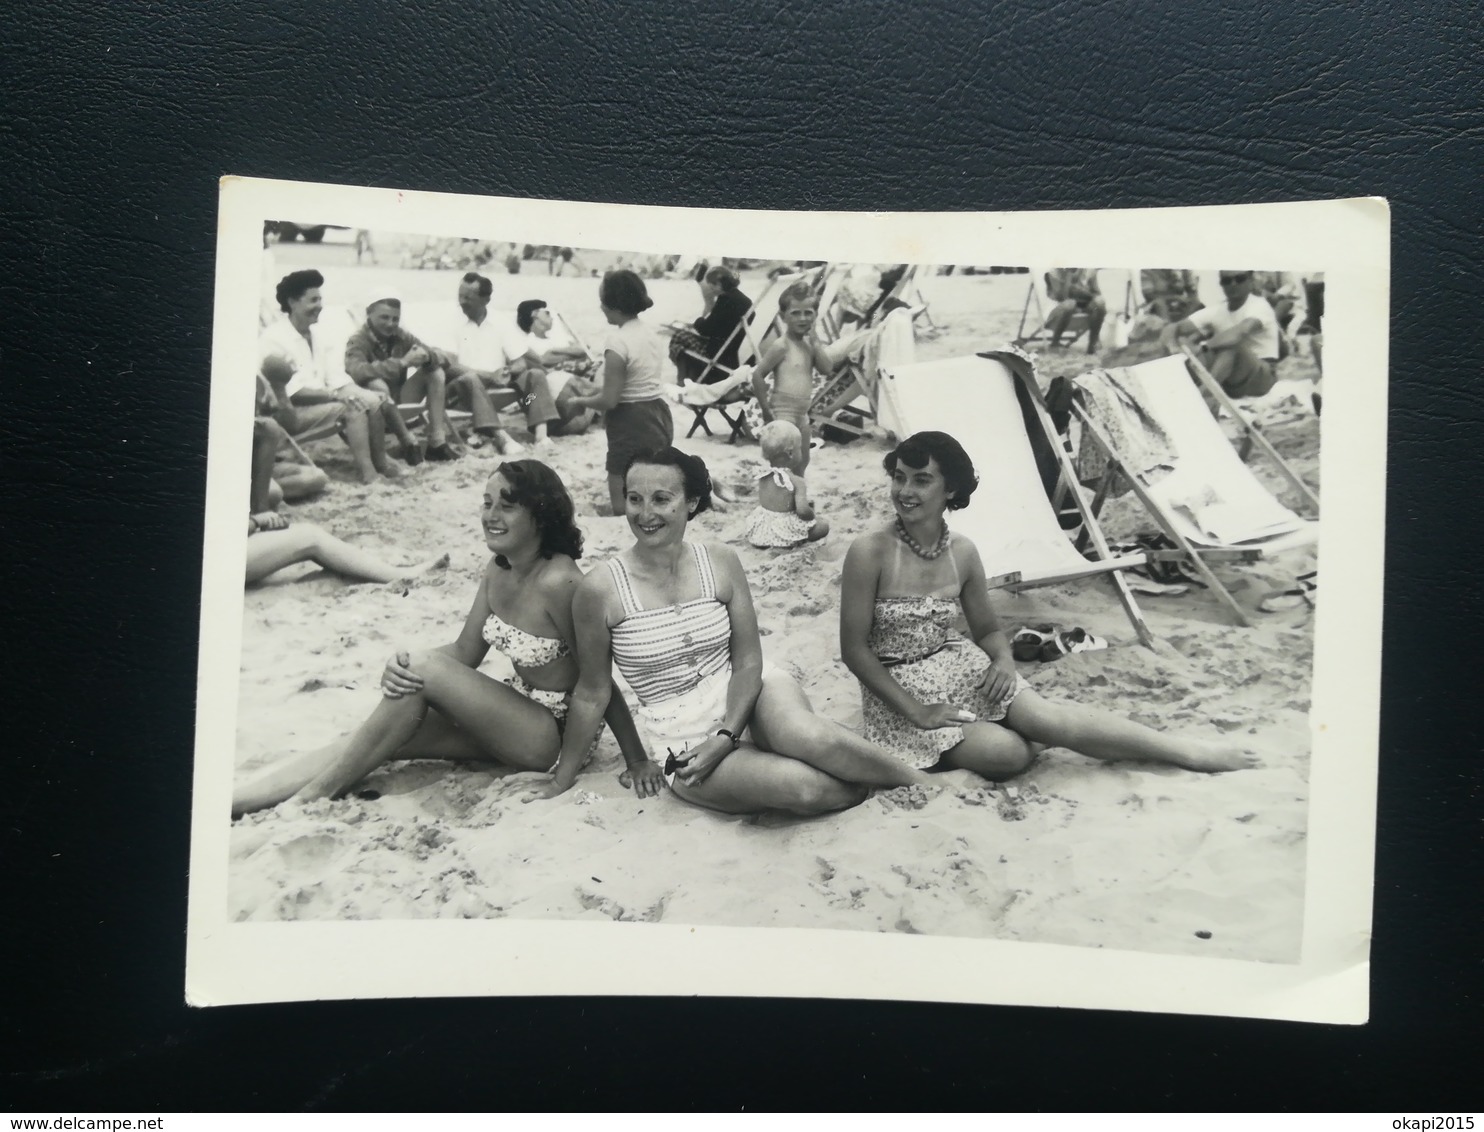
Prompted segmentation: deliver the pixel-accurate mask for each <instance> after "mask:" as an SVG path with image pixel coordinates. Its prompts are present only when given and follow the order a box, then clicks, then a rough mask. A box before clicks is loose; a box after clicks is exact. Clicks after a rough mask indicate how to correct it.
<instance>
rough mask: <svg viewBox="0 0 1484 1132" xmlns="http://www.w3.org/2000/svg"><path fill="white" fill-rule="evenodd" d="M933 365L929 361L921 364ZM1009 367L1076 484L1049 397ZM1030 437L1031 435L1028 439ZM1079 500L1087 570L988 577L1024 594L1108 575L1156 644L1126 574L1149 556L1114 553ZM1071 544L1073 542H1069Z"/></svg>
mask: <svg viewBox="0 0 1484 1132" xmlns="http://www.w3.org/2000/svg"><path fill="white" fill-rule="evenodd" d="M975 356H976V357H980V358H985V359H987V360H990V361H996V362H999V361H1000V359H998V358H997V357H996V356H995V351H992V350H987V351H983V352H981V353H979V354H976V355H975ZM919 364H928V365H931V364H932V363H931V362H928V363H919ZM1000 364H1001V365H1003V366H1004V367H1005V369H1007V370H1009V372H1010V376H1011V379H1012V380H1013V381H1015V382H1017V383H1019V385H1020V386H1021V388H1023V389H1024V390H1025V391H1026V392H1027V394H1029V396H1030V402H1031V405H1032V407H1033V408H1034V409H1035V418H1036V421H1037V424H1038V425H1039V427H1040V429H1041V432H1042V434H1043V435H1044V436H1045V438H1046V440H1047V441H1048V442H1049V443H1050V445H1051V447H1052V449H1053V450H1054V451H1055V452H1056V456H1057V466H1058V469H1059V480H1060V481H1063V482H1066V483H1071V484H1075V483H1076V482H1077V473H1076V469H1075V468H1074V467H1073V466H1072V458H1071V455H1070V454H1069V453H1068V452H1067V450H1066V449H1065V448H1064V447H1063V446H1062V444H1061V443H1060V440H1059V438H1058V436H1057V432H1056V427H1055V425H1053V424H1052V422H1051V412H1050V410H1049V409H1048V408H1047V406H1046V398H1045V396H1044V395H1043V394H1042V392H1041V389H1040V386H1039V385H1037V384H1036V382H1035V380H1034V379H1033V378H1031V377H1028V376H1025V375H1022V374H1021V373H1020V371H1019V370H1017V369H1016V368H1015V367H1014V366H1011V365H1006V364H1005V363H1004V362H1000ZM890 379H891V378H890V375H884V376H883V381H888V380H890ZM1015 417H1016V420H1017V421H1021V420H1022V418H1021V415H1020V414H1019V413H1017V414H1016V415H1015ZM1027 439H1029V438H1027ZM1036 491H1037V492H1038V493H1041V494H1042V495H1043V496H1044V490H1043V489H1042V488H1041V485H1040V483H1039V482H1038V483H1037V484H1036ZM1072 495H1073V498H1074V499H1075V501H1076V506H1077V511H1078V513H1079V515H1080V516H1081V518H1082V524H1083V530H1084V531H1085V532H1087V534H1088V535H1089V537H1090V538H1091V541H1092V545H1093V549H1094V552H1095V553H1096V554H1097V558H1096V559H1089V560H1088V561H1087V565H1086V568H1085V569H1078V570H1076V571H1069V572H1067V573H1063V574H1056V575H1049V576H1043V577H1038V578H1035V579H1033V580H1031V581H1026V580H1025V576H1024V575H1023V574H1022V573H1021V572H1020V571H1012V572H1010V573H1006V574H997V575H993V576H991V577H989V578H987V579H986V580H987V583H988V587H989V588H990V589H992V590H994V589H1007V590H1009V591H1010V592H1012V593H1021V592H1023V591H1025V590H1029V589H1037V588H1039V587H1041V586H1052V585H1060V584H1061V583H1063V582H1079V581H1084V580H1087V579H1090V578H1097V577H1101V576H1103V575H1106V576H1107V577H1108V579H1109V581H1110V582H1112V584H1113V590H1114V593H1115V594H1116V595H1117V597H1118V603H1119V605H1121V606H1122V607H1123V612H1124V614H1125V616H1127V618H1128V621H1129V625H1130V626H1131V627H1132V628H1133V630H1134V634H1135V636H1137V637H1138V639H1139V642H1140V643H1141V644H1143V645H1146V646H1153V644H1154V641H1155V635H1154V631H1153V630H1152V629H1150V628H1149V623H1148V621H1146V620H1145V618H1144V612H1143V610H1141V609H1140V608H1139V603H1138V602H1137V601H1136V600H1135V599H1134V595H1133V591H1132V590H1131V589H1130V588H1129V584H1128V580H1127V579H1126V578H1125V577H1124V576H1123V571H1124V570H1129V569H1133V568H1135V567H1138V566H1142V565H1144V564H1145V563H1146V562H1148V561H1149V556H1148V555H1147V554H1146V553H1144V552H1143V551H1140V552H1139V553H1137V554H1129V555H1119V556H1116V557H1115V555H1114V554H1113V551H1112V548H1111V547H1110V546H1109V543H1108V540H1107V537H1106V536H1105V535H1104V534H1103V529H1102V527H1101V526H1100V525H1099V523H1098V519H1097V516H1096V515H1095V514H1094V513H1093V511H1092V508H1091V506H1090V505H1089V503H1088V501H1087V500H1085V499H1084V498H1083V497H1082V493H1081V492H1080V491H1073V492H1072ZM1046 506H1047V508H1048V509H1050V508H1051V507H1052V504H1051V501H1050V500H1049V499H1048V500H1047V502H1046ZM1069 545H1070V544H1069Z"/></svg>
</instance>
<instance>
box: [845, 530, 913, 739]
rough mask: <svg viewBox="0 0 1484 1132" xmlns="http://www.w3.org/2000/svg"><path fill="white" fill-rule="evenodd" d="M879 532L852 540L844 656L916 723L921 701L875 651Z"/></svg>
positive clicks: (847, 571)
mask: <svg viewBox="0 0 1484 1132" xmlns="http://www.w3.org/2000/svg"><path fill="white" fill-rule="evenodd" d="M879 555H880V549H879V540H878V536H875V535H863V536H862V537H860V538H858V539H856V540H855V542H853V543H851V544H850V549H849V550H848V551H847V552H846V554H845V566H844V572H843V573H842V575H841V578H840V659H841V660H843V661H844V662H845V667H846V668H848V669H850V671H851V672H852V673H853V674H854V675H855V678H856V679H857V680H859V681H860V682H861V683H862V684H864V685H865V686H866V687H867V688H870V689H871V691H873V692H875V693H876V695H877V696H878V697H879V698H880V699H881V700H882V701H884V702H885V704H886V705H887V707H889V708H891V709H892V711H894V712H896V713H897V714H898V715H900V716H903V717H905V718H906V719H909V720H911V721H912V722H913V723H916V722H917V720H918V717H919V714H920V712H921V711H922V709H923V707H924V706H926V705H924V704H920V703H918V702H917V700H916V699H914V698H913V697H912V695H911V694H910V693H908V692H907V690H906V689H904V688H903V687H902V686H901V685H900V684H898V683H897V682H896V680H895V679H893V678H892V674H891V673H890V672H889V671H887V668H886V666H885V665H884V664H882V663H881V660H880V658H879V657H877V655H876V654H875V653H874V652H872V651H871V645H870V643H869V641H870V634H871V624H872V622H873V621H875V619H876V592H877V588H878V586H879V585H880V582H881V562H880V557H879Z"/></svg>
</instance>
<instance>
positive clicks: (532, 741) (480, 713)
mask: <svg viewBox="0 0 1484 1132" xmlns="http://www.w3.org/2000/svg"><path fill="white" fill-rule="evenodd" d="M409 667H410V668H411V669H412V671H414V672H416V673H417V674H418V675H419V676H421V677H422V679H423V690H422V691H421V692H418V693H416V694H414V695H410V696H399V697H398V698H396V699H391V698H388V697H383V698H382V700H381V702H380V703H379V704H377V705H376V708H375V709H374V710H373V711H372V712H371V715H370V717H369V718H368V719H367V720H366V722H365V723H363V724H361V726H360V727H359V728H358V729H357V730H356V732H355V734H354V735H352V736H351V738H350V742H349V743H348V744H346V747H345V750H344V751H343V752H342V754H341V755H340V756H339V757H338V758H336V759H335V760H334V762H333V763H331V764H330V765H329V766H327V767H325V768H324V769H323V770H322V771H321V772H320V773H319V774H317V775H315V777H314V778H313V779H311V780H310V781H309V782H308V783H306V784H305V786H304V787H303V788H302V789H301V790H299V791H298V792H297V793H296V794H295V797H297V798H306V799H307V798H331V797H334V796H336V795H338V794H341V793H343V792H344V791H345V790H347V789H349V788H350V787H351V786H352V785H354V784H355V783H357V782H359V781H360V780H361V779H362V778H365V777H366V775H367V774H369V773H370V772H371V771H373V770H375V769H376V768H377V767H379V766H381V765H382V764H383V763H385V762H389V761H390V760H391V759H394V758H409V757H417V753H418V752H417V749H416V748H413V753H412V754H406V753H404V752H406V751H408V750H409V748H408V744H409V742H410V740H412V738H413V736H414V735H416V734H417V732H418V730H419V728H421V727H422V726H423V722H424V720H425V719H426V718H427V715H428V711H429V708H431V707H436V708H437V709H438V711H439V713H440V714H441V715H443V716H444V717H446V718H447V719H448V720H450V721H452V722H453V723H455V724H457V725H458V727H459V728H460V729H461V730H462V731H464V732H465V733H466V734H467V735H468V737H469V739H470V741H471V742H472V743H473V745H474V750H475V752H476V754H482V755H483V756H484V757H486V758H490V759H495V760H497V761H499V762H502V763H505V764H506V765H508V766H515V767H519V768H520V769H522V770H550V769H551V766H552V764H553V763H555V762H556V757H557V754H558V753H559V751H560V750H561V734H560V732H559V731H558V730H557V725H556V720H555V719H553V718H552V715H551V712H549V711H547V710H546V709H545V708H544V707H542V706H541V705H540V704H538V703H536V702H535V701H533V700H528V699H526V697H525V696H522V695H521V694H520V693H519V692H517V691H516V690H515V689H514V688H511V687H510V686H509V685H507V684H502V683H500V682H499V681H498V680H492V679H490V678H489V677H488V676H486V675H484V674H483V673H482V672H476V671H475V670H474V669H472V668H467V667H465V666H464V665H462V664H460V663H459V662H458V661H457V660H455V659H453V658H452V657H450V656H447V655H445V654H443V653H437V652H431V653H423V654H421V655H418V656H414V657H413V658H412V663H411V664H410V665H409ZM425 752H426V748H424V749H423V753H425Z"/></svg>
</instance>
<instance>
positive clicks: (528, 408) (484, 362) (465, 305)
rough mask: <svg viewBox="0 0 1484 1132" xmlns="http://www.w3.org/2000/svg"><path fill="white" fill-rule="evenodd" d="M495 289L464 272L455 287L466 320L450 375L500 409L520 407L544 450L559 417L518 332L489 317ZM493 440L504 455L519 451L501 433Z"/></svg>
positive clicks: (543, 378) (534, 359)
mask: <svg viewBox="0 0 1484 1132" xmlns="http://www.w3.org/2000/svg"><path fill="white" fill-rule="evenodd" d="M494 290H495V285H494V283H492V282H491V281H490V280H489V279H488V278H487V277H486V276H483V275H480V274H479V273H478V272H477V271H469V272H466V273H465V274H464V277H463V279H462V281H461V282H460V283H459V310H460V311H462V312H463V315H464V321H463V323H462V324H461V325H460V326H459V329H458V355H457V357H455V358H454V359H453V364H452V365H451V366H450V368H449V373H450V374H452V375H453V376H454V377H455V378H465V377H468V378H473V379H474V380H475V381H477V382H478V383H479V386H480V388H481V389H483V390H486V391H487V393H488V396H489V399H490V401H491V403H492V404H494V405H495V406H497V407H499V408H504V407H505V406H506V405H510V404H515V403H519V404H520V406H521V407H522V408H523V409H524V410H525V414H526V427H528V428H529V429H530V430H531V434H532V435H533V436H534V437H535V440H536V446H537V447H538V448H544V447H546V445H547V444H548V443H549V440H548V437H547V429H548V426H549V425H550V424H551V422H552V421H554V420H557V419H558V415H559V414H558V413H557V409H556V404H555V403H554V401H553V399H552V395H551V391H550V389H549V387H548V386H547V382H546V370H545V369H544V368H543V367H542V365H541V363H540V360H539V359H538V358H537V356H536V355H535V353H534V352H532V350H531V347H530V344H529V343H528V341H527V340H526V335H525V334H524V333H522V332H521V330H520V328H519V327H517V326H515V325H514V324H513V323H509V322H506V320H505V319H503V318H500V317H499V316H492V315H491V314H490V309H489V308H490V299H491V297H492V296H493V295H494ZM493 439H494V442H495V447H496V450H497V451H499V452H500V453H501V454H502V455H509V454H514V453H518V452H521V451H523V449H522V448H521V446H520V445H519V444H517V443H515V441H513V440H511V439H510V437H509V435H508V434H507V433H506V432H505V431H504V430H503V429H501V430H497V431H495V432H494V433H493Z"/></svg>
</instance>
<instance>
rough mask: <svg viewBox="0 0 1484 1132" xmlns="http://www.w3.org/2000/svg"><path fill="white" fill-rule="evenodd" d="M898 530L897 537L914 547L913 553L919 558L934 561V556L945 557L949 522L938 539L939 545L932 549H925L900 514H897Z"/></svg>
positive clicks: (945, 524) (944, 525)
mask: <svg viewBox="0 0 1484 1132" xmlns="http://www.w3.org/2000/svg"><path fill="white" fill-rule="evenodd" d="M896 532H897V538H899V539H901V540H902V541H903V542H905V543H906V544H907V545H908V546H909V547H910V548H911V549H912V553H913V554H915V555H917V557H919V558H926V559H928V560H929V561H932V560H933V559H934V558H941V557H943V552H944V551H946V550H947V549H948V524H947V523H946V522H945V523H944V524H943V534H942V536H941V537H940V538H939V539H938V545H937V546H935V547H933V548H932V549H931V550H927V549H925V548H924V547H923V545H922V544H921V543H920V542H918V541H917V540H916V539H915V538H913V537H912V536H911V535H910V534H908V533H907V526H906V524H905V523H903V522H902V518H901V516H900V515H899V516H897V526H896Z"/></svg>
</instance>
